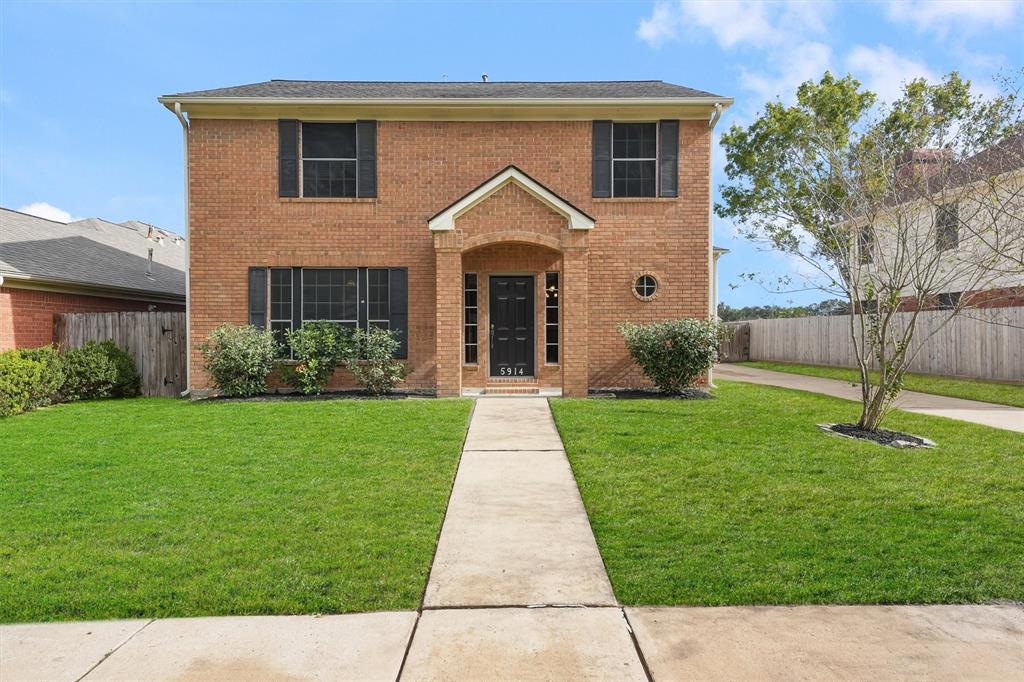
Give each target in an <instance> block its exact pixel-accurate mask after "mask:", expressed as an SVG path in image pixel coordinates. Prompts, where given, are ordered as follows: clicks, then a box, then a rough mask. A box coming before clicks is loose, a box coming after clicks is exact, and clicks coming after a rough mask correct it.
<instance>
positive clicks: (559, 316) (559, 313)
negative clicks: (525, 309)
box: [543, 270, 562, 366]
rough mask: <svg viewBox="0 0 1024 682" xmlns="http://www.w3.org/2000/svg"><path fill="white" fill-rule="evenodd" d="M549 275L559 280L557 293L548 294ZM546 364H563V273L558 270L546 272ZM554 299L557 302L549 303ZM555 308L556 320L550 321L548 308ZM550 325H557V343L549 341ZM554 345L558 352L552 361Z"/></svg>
mask: <svg viewBox="0 0 1024 682" xmlns="http://www.w3.org/2000/svg"><path fill="white" fill-rule="evenodd" d="M548 275H554V276H555V280H556V281H557V285H556V289H555V295H554V296H548V281H547V280H548ZM543 289H544V364H545V365H549V366H557V365H560V364H561V360H562V325H561V322H562V305H561V301H560V300H559V299H560V298H561V295H562V273H560V272H558V271H557V270H549V271H547V272H545V273H544V287H543ZM551 299H554V301H555V304H554V305H549V304H548V301H549V300H551ZM552 308H553V309H554V310H555V311H556V314H555V321H554V322H548V310H550V309H552ZM548 327H555V328H556V329H557V330H558V341H556V342H555V343H548ZM550 346H554V347H555V350H556V353H555V357H556V360H555V361H554V362H551V361H550V360H548V348H549V347H550Z"/></svg>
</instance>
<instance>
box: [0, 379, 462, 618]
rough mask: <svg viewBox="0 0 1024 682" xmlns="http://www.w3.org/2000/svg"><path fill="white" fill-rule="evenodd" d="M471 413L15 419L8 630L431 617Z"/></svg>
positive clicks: (389, 408) (104, 413)
mask: <svg viewBox="0 0 1024 682" xmlns="http://www.w3.org/2000/svg"><path fill="white" fill-rule="evenodd" d="M469 410H470V403H469V402H468V401H461V400H403V401H349V400H339V401H325V402H287V403H283V402H249V403H242V402H219V401H218V402H206V403H188V402H182V401H176V400H171V399H156V398H153V399H134V400H121V401H106V402H86V403H73V404H67V405H58V406H55V407H51V408H47V409H44V410H41V411H39V412H34V413H30V414H24V415H19V416H16V417H12V418H9V419H5V420H2V421H0V443H2V448H0V519H3V522H2V525H0V622H12V621H41V620H72V619H74V620H82V619H99V618H130V617H158V616H162V617H166V616H198V615H216V614H284V613H337V612H345V611H371V610H380V609H414V608H416V607H417V606H419V603H420V597H421V595H422V593H423V589H424V585H425V582H426V576H427V572H428V570H429V568H430V562H431V559H432V557H433V552H434V546H435V543H436V539H437V534H438V531H439V530H440V526H441V521H442V517H443V514H444V509H445V505H446V504H447V500H448V493H449V491H450V489H451V485H452V481H453V479H454V476H455V469H456V466H457V462H458V459H459V453H460V451H461V448H462V442H463V438H464V435H465V430H466V425H467V420H468V416H469Z"/></svg>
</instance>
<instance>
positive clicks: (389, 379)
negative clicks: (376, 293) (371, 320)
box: [347, 327, 406, 395]
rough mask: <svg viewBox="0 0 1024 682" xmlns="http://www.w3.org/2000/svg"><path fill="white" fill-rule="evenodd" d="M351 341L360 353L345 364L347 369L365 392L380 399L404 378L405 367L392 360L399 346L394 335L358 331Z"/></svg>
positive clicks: (375, 330) (374, 330) (372, 331)
mask: <svg viewBox="0 0 1024 682" xmlns="http://www.w3.org/2000/svg"><path fill="white" fill-rule="evenodd" d="M352 339H353V341H354V343H355V346H356V347H357V348H358V349H359V351H360V353H359V357H358V358H357V357H355V356H353V357H352V358H350V359H349V360H348V363H347V364H348V369H349V371H350V372H352V374H353V375H355V377H356V381H358V382H359V384H360V385H361V386H362V387H363V388H365V389H366V390H367V391H369V392H370V393H372V394H373V395H383V394H385V393H388V392H389V391H391V389H393V388H394V387H395V384H397V383H398V382H399V381H401V380H402V379H404V378H405V375H406V366H405V363H404V362H399V361H398V360H395V358H394V355H395V351H396V350H398V347H399V345H400V344H399V341H398V337H397V335H396V334H395V333H394V332H392V331H390V330H388V329H380V328H378V327H370V329H369V330H366V329H357V330H356V331H355V333H354V334H353V335H352Z"/></svg>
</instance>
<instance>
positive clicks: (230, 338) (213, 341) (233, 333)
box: [199, 324, 280, 397]
mask: <svg viewBox="0 0 1024 682" xmlns="http://www.w3.org/2000/svg"><path fill="white" fill-rule="evenodd" d="M279 350H280V344H278V343H277V341H276V340H275V339H274V333H273V332H271V331H270V330H268V329H260V328H258V327H254V326H252V325H244V326H237V325H232V324H224V325H221V326H219V327H217V328H216V329H214V330H213V331H212V332H210V335H209V336H208V337H207V340H206V341H204V342H203V343H201V344H200V345H199V351H200V352H201V353H202V355H203V359H204V360H205V361H206V371H207V372H209V373H210V377H211V378H212V379H213V383H214V385H215V386H217V388H219V389H220V391H221V393H222V394H224V395H226V396H234V397H247V396H253V395H259V394H260V393H264V392H266V390H267V375H268V374H270V370H271V369H273V367H274V358H275V357H277V354H278V352H279Z"/></svg>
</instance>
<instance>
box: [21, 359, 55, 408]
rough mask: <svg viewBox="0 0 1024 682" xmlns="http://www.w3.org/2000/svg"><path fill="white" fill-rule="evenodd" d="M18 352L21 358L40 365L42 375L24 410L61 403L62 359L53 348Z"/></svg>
mask: <svg viewBox="0 0 1024 682" xmlns="http://www.w3.org/2000/svg"><path fill="white" fill-rule="evenodd" d="M18 352H20V353H21V357H23V358H27V359H29V360H35V361H36V362H39V363H42V365H43V375H42V377H41V378H40V382H39V385H38V387H36V389H35V390H34V391H33V394H32V396H31V397H30V398H29V402H28V405H27V407H26V409H28V410H34V409H35V408H37V407H45V406H47V405H52V404H53V403H59V402H60V401H61V390H62V389H63V388H64V376H65V373H64V359H63V358H62V357H61V355H60V353H59V352H57V349H56V348H55V347H54V346H39V347H38V348H22V349H20V350H19V351H18Z"/></svg>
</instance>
